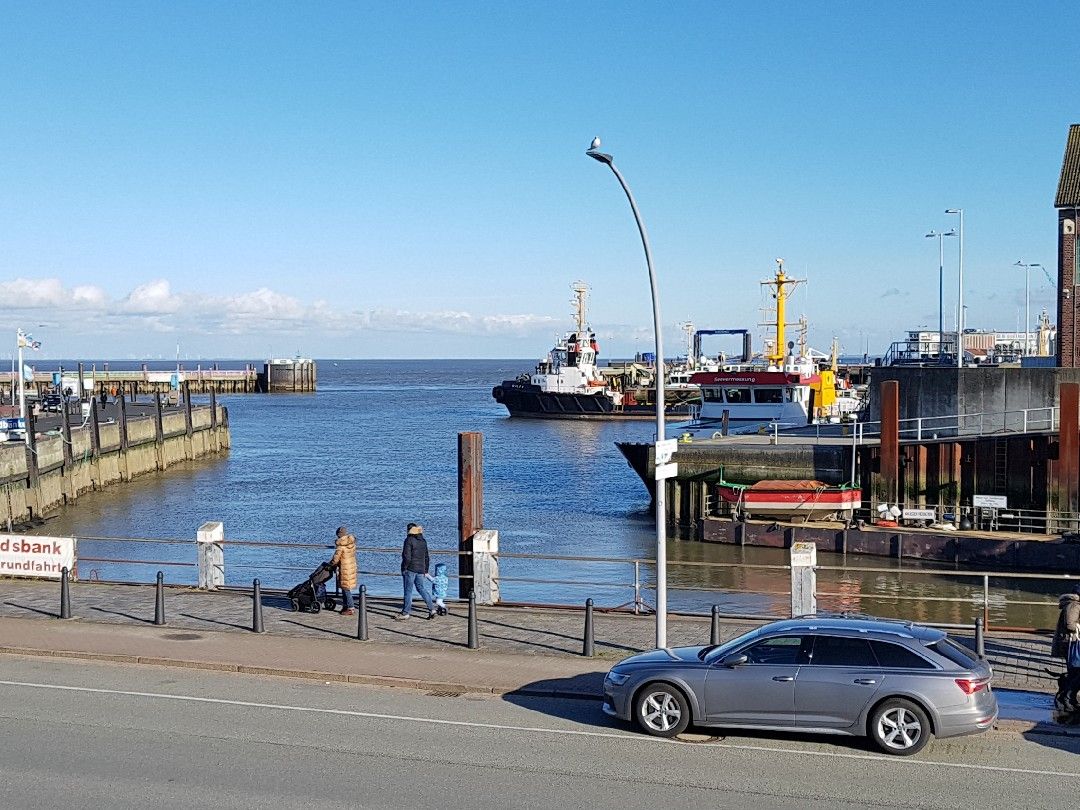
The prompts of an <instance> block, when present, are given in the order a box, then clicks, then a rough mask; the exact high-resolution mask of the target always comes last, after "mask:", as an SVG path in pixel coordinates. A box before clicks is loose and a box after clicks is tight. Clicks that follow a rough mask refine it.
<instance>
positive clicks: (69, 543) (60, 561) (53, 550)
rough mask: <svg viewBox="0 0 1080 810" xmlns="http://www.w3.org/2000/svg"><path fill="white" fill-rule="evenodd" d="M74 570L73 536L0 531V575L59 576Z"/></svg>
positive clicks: (50, 577)
mask: <svg viewBox="0 0 1080 810" xmlns="http://www.w3.org/2000/svg"><path fill="white" fill-rule="evenodd" d="M64 568H66V569H67V570H68V571H74V570H75V538H74V537H24V536H22V535H18V534H0V576H5V577H45V578H48V579H60V572H61V570H62V569H64Z"/></svg>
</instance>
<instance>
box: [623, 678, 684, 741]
mask: <svg viewBox="0 0 1080 810" xmlns="http://www.w3.org/2000/svg"><path fill="white" fill-rule="evenodd" d="M636 703H637V706H636V711H635V712H634V715H635V716H636V717H637V721H638V724H639V725H640V726H641V727H642V728H643V729H645V731H647V732H648V733H649V734H652V735H654V736H657V737H674V736H675V735H676V734H681V733H682V732H683V731H685V730H686V727H687V726H688V725H689V724H690V707H689V705H687V702H686V698H685V697H683V694H682V692H680V691H679V690H678V689H676V688H675V687H673V686H668V685H666V684H652V685H650V686H647V687H645V688H644V689H643V690H641V694H640V695H638V699H637V701H636Z"/></svg>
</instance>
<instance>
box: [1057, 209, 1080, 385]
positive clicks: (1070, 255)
mask: <svg viewBox="0 0 1080 810" xmlns="http://www.w3.org/2000/svg"><path fill="white" fill-rule="evenodd" d="M1077 213H1078V211H1077V209H1073V208H1063V209H1060V210H1059V211H1058V312H1057V316H1058V330H1057V335H1058V337H1057V340H1058V343H1057V359H1058V365H1059V366H1061V367H1062V368H1078V367H1080V335H1078V334H1077V326H1078V325H1080V317H1078V315H1077V308H1078V307H1080V300H1077V296H1076V295H1075V292H1076V290H1075V285H1076V281H1077V279H1076V278H1075V271H1076V222H1077ZM1066 220H1069V221H1071V222H1072V228H1071V229H1070V230H1071V231H1072V232H1071V233H1066V232H1065V231H1066V228H1065V224H1066Z"/></svg>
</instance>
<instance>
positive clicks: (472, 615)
mask: <svg viewBox="0 0 1080 810" xmlns="http://www.w3.org/2000/svg"><path fill="white" fill-rule="evenodd" d="M469 649H470V650H479V649H480V635H479V633H477V631H476V591H469Z"/></svg>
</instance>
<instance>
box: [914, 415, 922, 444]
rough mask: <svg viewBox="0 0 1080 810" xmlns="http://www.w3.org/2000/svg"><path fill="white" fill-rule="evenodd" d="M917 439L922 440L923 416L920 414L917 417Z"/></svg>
mask: <svg viewBox="0 0 1080 810" xmlns="http://www.w3.org/2000/svg"><path fill="white" fill-rule="evenodd" d="M915 441H918V442H921V441H922V417H921V416H919V417H917V418H916V419H915Z"/></svg>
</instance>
